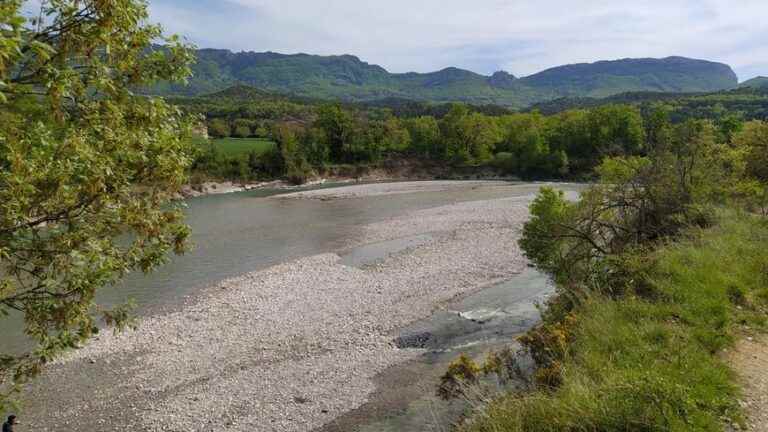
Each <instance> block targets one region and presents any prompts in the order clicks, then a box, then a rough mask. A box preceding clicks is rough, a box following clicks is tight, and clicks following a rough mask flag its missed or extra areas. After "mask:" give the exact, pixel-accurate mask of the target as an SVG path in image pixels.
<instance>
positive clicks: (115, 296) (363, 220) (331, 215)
mask: <svg viewBox="0 0 768 432" xmlns="http://www.w3.org/2000/svg"><path fill="white" fill-rule="evenodd" d="M326 187H327V186H326ZM538 189H539V185H536V184H530V183H510V184H499V183H494V184H489V185H488V186H484V187H479V188H478V187H475V188H467V189H465V190H452V191H446V192H428V193H413V194H397V195H389V196H376V197H370V198H354V199H338V200H328V201H321V200H299V199H279V198H277V199H276V198H269V196H272V195H276V194H278V193H283V192H285V191H284V190H274V189H273V190H269V189H262V190H255V191H247V192H239V193H232V194H225V195H211V196H205V197H198V198H192V199H189V200H188V201H187V203H188V208H187V209H186V214H187V222H188V224H189V225H190V226H191V227H192V233H193V234H192V241H193V243H194V244H195V249H194V250H193V251H192V252H189V253H188V254H186V255H184V256H181V257H173V258H172V259H171V261H170V262H169V263H168V264H167V265H165V266H163V267H161V268H160V269H159V270H158V271H156V272H154V273H152V274H150V275H143V274H138V273H136V274H132V275H129V276H128V277H127V278H126V279H125V280H124V281H122V282H121V283H119V284H118V285H116V286H110V287H105V288H104V289H102V290H101V291H100V293H99V296H98V301H99V303H100V304H104V305H107V306H109V305H115V304H120V303H123V302H125V301H126V300H127V299H129V298H130V299H133V300H134V301H135V303H136V304H137V305H138V307H139V313H142V314H146V313H150V312H152V311H154V310H157V308H160V307H162V306H167V305H172V304H175V303H178V301H179V300H180V299H181V298H183V297H185V296H188V295H190V294H193V293H194V292H195V291H196V290H198V289H199V288H201V287H205V286H207V285H210V284H211V283H214V282H218V281H221V280H223V279H226V278H229V277H233V276H237V275H240V274H243V273H247V272H250V271H254V270H258V269H262V268H265V267H268V266H271V265H274V264H276V263H279V262H284V261H286V260H291V259H295V258H299V257H302V256H308V255H314V254H318V253H322V252H328V251H338V250H340V249H343V248H344V247H345V246H347V245H348V243H349V242H350V241H351V240H354V238H355V236H356V234H357V233H358V232H359V231H358V230H359V229H360V227H361V226H362V225H365V224H368V223H371V222H375V221H378V220H382V219H386V218H390V217H393V216H397V215H400V214H403V213H404V212H407V211H412V210H418V209H424V208H430V207H435V206H439V205H445V204H450V203H454V202H460V201H473V200H482V199H493V198H501V197H516V196H518V197H519V196H528V195H532V194H534V193H536V191H537V190H538ZM0 328H2V330H3V331H2V334H0V345H2V348H1V349H0V352H12V351H17V350H18V349H19V348H20V347H21V346H22V344H23V338H22V336H21V333H20V328H21V324H20V322H19V320H18V317H16V318H15V319H4V320H3V321H2V325H0Z"/></svg>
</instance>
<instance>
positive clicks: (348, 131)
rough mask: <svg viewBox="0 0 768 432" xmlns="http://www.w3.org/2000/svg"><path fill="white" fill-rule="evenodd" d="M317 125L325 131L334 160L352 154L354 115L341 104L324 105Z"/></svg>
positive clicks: (337, 160)
mask: <svg viewBox="0 0 768 432" xmlns="http://www.w3.org/2000/svg"><path fill="white" fill-rule="evenodd" d="M315 126H316V127H318V128H320V129H322V130H323V131H324V132H325V140H326V143H327V146H328V149H329V152H330V158H331V160H332V161H334V162H341V161H343V160H344V159H345V158H348V157H349V156H350V151H349V149H350V145H351V143H352V135H353V128H354V122H353V119H352V116H351V115H350V114H349V113H348V112H346V111H344V109H342V108H341V106H340V105H338V104H337V105H324V106H322V107H320V109H319V111H318V119H317V121H316V122H315Z"/></svg>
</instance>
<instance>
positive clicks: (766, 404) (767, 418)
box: [731, 336, 768, 432]
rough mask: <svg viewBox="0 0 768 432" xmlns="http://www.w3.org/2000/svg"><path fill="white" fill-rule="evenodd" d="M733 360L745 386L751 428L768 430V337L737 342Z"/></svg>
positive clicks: (745, 403)
mask: <svg viewBox="0 0 768 432" xmlns="http://www.w3.org/2000/svg"><path fill="white" fill-rule="evenodd" d="M731 362H732V365H733V367H734V368H735V369H736V371H737V372H738V374H739V376H740V377H741V381H742V384H743V386H744V398H743V401H742V404H743V406H744V410H745V411H746V414H747V416H748V419H747V424H748V425H749V429H748V430H749V431H750V432H768V372H766V371H768V337H766V336H762V337H759V338H751V337H750V338H746V339H743V340H742V341H740V342H739V343H738V344H737V345H736V349H735V350H734V351H733V352H732V356H731Z"/></svg>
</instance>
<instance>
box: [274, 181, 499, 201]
mask: <svg viewBox="0 0 768 432" xmlns="http://www.w3.org/2000/svg"><path fill="white" fill-rule="evenodd" d="M509 184H510V183H509V182H506V181H484V180H478V181H472V180H441V181H404V182H397V183H375V184H363V185H353V186H343V187H338V188H333V189H319V190H313V191H304V192H295V193H291V194H284V195H280V196H278V197H276V198H280V199H285V198H301V199H343V198H361V197H371V196H382V195H393V194H402V193H414V192H444V191H451V190H460V189H467V188H473V187H484V188H488V187H494V186H509Z"/></svg>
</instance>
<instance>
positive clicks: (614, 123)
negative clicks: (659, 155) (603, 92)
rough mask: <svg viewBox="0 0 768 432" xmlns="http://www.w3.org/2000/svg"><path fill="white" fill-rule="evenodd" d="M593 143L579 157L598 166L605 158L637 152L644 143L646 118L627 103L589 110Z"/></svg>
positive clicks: (590, 137) (590, 138) (590, 133)
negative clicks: (644, 121) (644, 122)
mask: <svg viewBox="0 0 768 432" xmlns="http://www.w3.org/2000/svg"><path fill="white" fill-rule="evenodd" d="M587 123H588V126H587V127H588V133H589V143H590V144H591V145H590V146H588V147H586V148H584V149H582V152H581V154H579V155H578V156H580V157H583V158H585V159H586V160H588V161H590V165H589V167H590V168H591V167H594V166H596V165H597V164H598V163H599V162H600V160H601V159H602V158H603V157H606V156H621V155H636V154H639V153H640V152H641V150H642V149H643V147H644V143H645V130H644V128H643V117H642V116H641V115H640V112H639V111H638V110H637V109H636V108H633V107H631V106H627V105H606V106H602V107H598V108H595V109H593V110H592V111H590V112H589V116H588V119H587Z"/></svg>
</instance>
